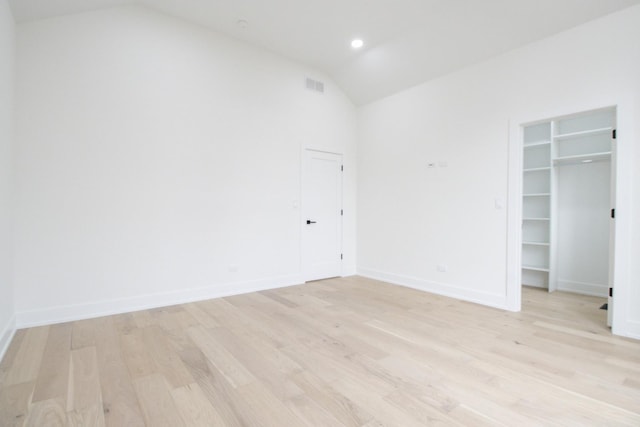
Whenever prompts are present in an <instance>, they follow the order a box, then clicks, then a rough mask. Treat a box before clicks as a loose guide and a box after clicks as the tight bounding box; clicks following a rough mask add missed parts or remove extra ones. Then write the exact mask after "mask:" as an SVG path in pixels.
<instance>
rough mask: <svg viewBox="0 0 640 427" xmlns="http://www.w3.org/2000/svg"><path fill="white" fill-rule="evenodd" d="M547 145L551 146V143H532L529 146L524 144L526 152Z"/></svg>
mask: <svg viewBox="0 0 640 427" xmlns="http://www.w3.org/2000/svg"><path fill="white" fill-rule="evenodd" d="M545 145H551V141H538V142H530V143H528V144H524V149H525V150H526V149H527V148H535V147H544V146H545Z"/></svg>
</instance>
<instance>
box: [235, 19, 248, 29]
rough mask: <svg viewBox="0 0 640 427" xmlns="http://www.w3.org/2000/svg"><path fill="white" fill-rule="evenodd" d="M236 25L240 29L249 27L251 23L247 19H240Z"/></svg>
mask: <svg viewBox="0 0 640 427" xmlns="http://www.w3.org/2000/svg"><path fill="white" fill-rule="evenodd" d="M236 25H237V26H238V27H239V28H240V29H243V30H244V29H245V28H247V26H248V25H249V23H248V22H247V21H245V20H244V19H240V20H238V22H236Z"/></svg>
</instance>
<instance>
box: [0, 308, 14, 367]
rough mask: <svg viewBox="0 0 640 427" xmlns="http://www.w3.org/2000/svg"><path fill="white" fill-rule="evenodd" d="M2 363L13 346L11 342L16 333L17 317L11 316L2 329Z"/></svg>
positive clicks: (0, 337) (0, 333)
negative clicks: (10, 345)
mask: <svg viewBox="0 0 640 427" xmlns="http://www.w3.org/2000/svg"><path fill="white" fill-rule="evenodd" d="M0 330H1V331H2V332H0V361H2V358H3V357H4V354H5V353H6V352H7V349H8V348H9V344H11V340H12V339H13V336H14V335H15V333H16V316H15V315H14V316H11V318H10V319H9V321H8V322H7V324H6V325H5V326H4V328H2V329H0Z"/></svg>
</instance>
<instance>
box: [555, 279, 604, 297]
mask: <svg viewBox="0 0 640 427" xmlns="http://www.w3.org/2000/svg"><path fill="white" fill-rule="evenodd" d="M558 290H559V291H564V292H573V293H576V294H583V295H591V296H594V297H603V298H606V297H607V292H608V291H609V287H608V286H607V285H603V284H598V283H584V282H574V281H571V280H562V279H558Z"/></svg>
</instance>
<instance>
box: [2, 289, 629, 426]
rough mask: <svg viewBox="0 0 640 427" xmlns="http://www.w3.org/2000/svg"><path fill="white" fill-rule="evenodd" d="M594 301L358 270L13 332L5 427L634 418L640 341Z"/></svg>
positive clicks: (5, 375)
mask: <svg viewBox="0 0 640 427" xmlns="http://www.w3.org/2000/svg"><path fill="white" fill-rule="evenodd" d="M603 302H604V300H603V299H599V298H593V297H585V296H578V295H572V294H565V293H560V292H557V293H554V294H551V295H550V294H548V293H546V292H544V291H542V290H538V289H524V290H523V311H522V312H521V313H508V312H504V311H500V310H496V309H491V308H487V307H482V306H478V305H474V304H470V303H465V302H461V301H457V300H453V299H449V298H444V297H440V296H436V295H432V294H427V293H422V292H418V291H415V290H411V289H406V288H402V287H397V286H393V285H389V284H385V283H382V282H377V281H373V280H369V279H364V278H360V277H351V278H342V279H332V280H325V281H320V282H314V283H309V284H307V285H302V286H295V287H290V288H285V289H279V290H271V291H265V292H258V293H253V294H248V295H241V296H234V297H229V298H223V299H216V300H210V301H203V302H198V303H192V304H185V305H180V306H173V307H166V308H161V309H155V310H147V311H141V312H136V313H129V314H123V315H118V316H110V317H103V318H98V319H91V320H84V321H78V322H72V323H65V324H58V325H53V326H45V327H38V328H31V329H26V330H20V331H18V332H17V334H16V336H15V338H14V340H13V342H12V344H11V346H10V347H9V350H8V352H7V354H6V356H5V358H4V360H3V361H2V363H0V425H1V426H45V425H46V426H64V425H68V426H145V425H146V426H171V427H176V426H183V425H184V426H277V427H283V426H284V427H293V426H366V427H373V426H423V425H464V426H495V425H504V426H514V425H517V426H528V425H559V426H570V425H603V426H604V425H606V426H616V425H620V426H623V425H626V426H639V425H640V342H637V341H633V340H628V339H623V338H619V337H614V336H612V335H611V334H610V332H609V329H608V328H607V327H606V326H605V322H606V312H605V311H603V310H599V309H598V308H599V306H600V305H601V304H602V303H603Z"/></svg>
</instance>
